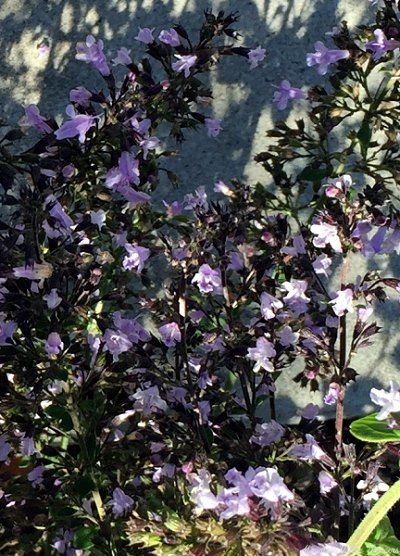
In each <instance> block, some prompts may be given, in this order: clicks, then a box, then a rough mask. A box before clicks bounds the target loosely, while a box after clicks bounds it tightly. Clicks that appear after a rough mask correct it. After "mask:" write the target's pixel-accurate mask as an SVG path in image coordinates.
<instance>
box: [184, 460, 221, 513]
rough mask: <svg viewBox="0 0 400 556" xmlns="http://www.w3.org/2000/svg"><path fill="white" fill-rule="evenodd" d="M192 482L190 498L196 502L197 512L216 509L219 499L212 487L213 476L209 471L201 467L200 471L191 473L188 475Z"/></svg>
mask: <svg viewBox="0 0 400 556" xmlns="http://www.w3.org/2000/svg"><path fill="white" fill-rule="evenodd" d="M188 479H189V482H190V487H189V491H190V498H191V500H192V502H193V503H194V504H195V506H196V507H195V512H196V514H198V515H199V514H201V513H202V512H203V510H214V509H215V508H216V507H217V506H218V504H219V501H218V500H217V497H216V496H215V494H214V493H213V492H211V489H210V481H211V477H210V474H209V473H208V471H206V470H205V469H200V470H199V473H198V474H196V473H190V474H189V475H188Z"/></svg>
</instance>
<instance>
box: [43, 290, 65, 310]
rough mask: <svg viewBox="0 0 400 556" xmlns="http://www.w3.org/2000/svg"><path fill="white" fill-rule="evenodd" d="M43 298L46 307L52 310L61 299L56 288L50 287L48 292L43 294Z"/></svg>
mask: <svg viewBox="0 0 400 556" xmlns="http://www.w3.org/2000/svg"><path fill="white" fill-rule="evenodd" d="M43 299H44V300H45V301H46V303H47V307H48V308H49V309H50V310H52V309H55V308H56V307H58V306H59V305H60V303H61V301H62V298H61V297H60V296H59V295H58V293H57V288H52V289H51V290H50V293H49V294H47V295H44V296H43Z"/></svg>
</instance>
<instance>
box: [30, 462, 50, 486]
mask: <svg viewBox="0 0 400 556" xmlns="http://www.w3.org/2000/svg"><path fill="white" fill-rule="evenodd" d="M45 470H46V468H45V466H44V465H38V466H37V467H34V468H33V469H32V471H31V472H30V473H28V475H27V477H28V481H30V482H31V483H32V486H38V485H40V484H41V483H43V473H44V471H45Z"/></svg>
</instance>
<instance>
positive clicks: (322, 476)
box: [318, 471, 337, 494]
mask: <svg viewBox="0 0 400 556" xmlns="http://www.w3.org/2000/svg"><path fill="white" fill-rule="evenodd" d="M318 481H319V491H320V493H321V494H328V493H329V492H330V491H331V490H332V489H334V488H335V487H336V486H337V482H336V481H335V479H334V478H333V477H332V475H331V474H330V473H327V472H326V471H320V472H319V475H318Z"/></svg>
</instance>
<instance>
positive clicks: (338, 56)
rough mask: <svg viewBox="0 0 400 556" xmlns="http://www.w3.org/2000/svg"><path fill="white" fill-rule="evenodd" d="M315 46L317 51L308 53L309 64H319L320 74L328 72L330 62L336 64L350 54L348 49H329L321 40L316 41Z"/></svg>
mask: <svg viewBox="0 0 400 556" xmlns="http://www.w3.org/2000/svg"><path fill="white" fill-rule="evenodd" d="M314 47H315V52H314V53H313V54H307V66H315V65H318V69H317V71H318V73H319V74H320V75H325V74H326V72H327V71H328V66H329V64H335V63H336V62H338V61H339V60H343V59H344V58H348V57H349V56H350V52H349V51H348V50H329V49H328V48H326V46H325V45H324V43H323V42H321V41H318V42H316V43H315V45H314Z"/></svg>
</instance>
